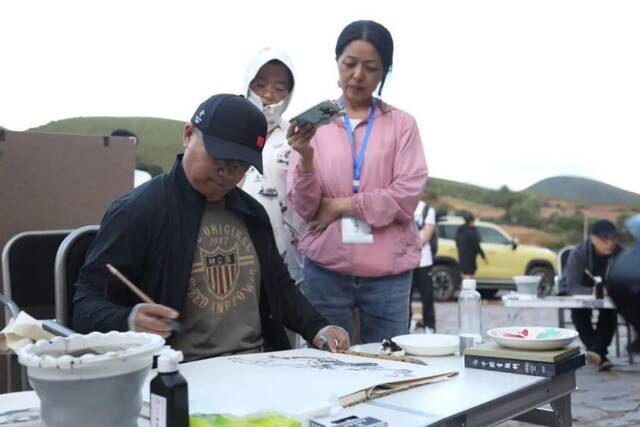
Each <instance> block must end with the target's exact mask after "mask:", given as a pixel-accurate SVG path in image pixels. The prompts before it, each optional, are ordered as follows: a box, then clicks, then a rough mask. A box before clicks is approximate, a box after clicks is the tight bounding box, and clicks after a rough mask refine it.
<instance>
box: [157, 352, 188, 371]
mask: <svg viewBox="0 0 640 427" xmlns="http://www.w3.org/2000/svg"><path fill="white" fill-rule="evenodd" d="M183 358H184V357H183V355H182V352H181V351H176V350H173V349H166V350H162V352H161V353H160V356H158V372H160V373H168V372H177V371H178V363H180V362H182V360H183Z"/></svg>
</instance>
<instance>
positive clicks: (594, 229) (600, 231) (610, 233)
mask: <svg viewBox="0 0 640 427" xmlns="http://www.w3.org/2000/svg"><path fill="white" fill-rule="evenodd" d="M591 234H593V235H594V236H598V237H615V236H617V235H618V229H617V228H616V226H615V225H614V224H613V223H612V222H611V221H609V220H608V219H599V220H597V221H596V222H594V223H593V225H592V226H591Z"/></svg>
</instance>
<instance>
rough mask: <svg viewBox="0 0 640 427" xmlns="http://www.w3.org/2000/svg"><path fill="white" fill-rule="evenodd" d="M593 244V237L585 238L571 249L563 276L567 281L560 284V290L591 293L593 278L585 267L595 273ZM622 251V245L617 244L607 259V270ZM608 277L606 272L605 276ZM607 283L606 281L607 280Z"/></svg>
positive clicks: (572, 292)
mask: <svg viewBox="0 0 640 427" xmlns="http://www.w3.org/2000/svg"><path fill="white" fill-rule="evenodd" d="M593 250H594V249H593V244H592V243H591V239H586V240H583V241H582V242H580V243H578V244H577V245H576V246H574V248H573V249H571V252H570V253H569V259H568V260H567V265H566V266H565V268H564V270H563V272H562V276H563V278H564V282H565V283H561V284H560V288H559V292H562V293H569V294H576V295H580V294H591V293H592V292H593V285H594V283H593V279H591V278H590V277H589V276H588V275H587V274H586V273H585V269H587V270H589V271H590V272H592V273H593V271H594V266H593ZM621 251H622V246H620V245H616V248H615V249H614V251H613V254H612V255H611V256H610V257H609V259H608V260H607V271H608V269H609V266H610V265H611V262H612V260H613V259H614V258H615V257H616V256H617V255H618V254H619V253H620V252H621ZM596 274H597V273H596ZM605 277H606V274H605V275H604V276H603V278H605ZM605 285H606V282H605Z"/></svg>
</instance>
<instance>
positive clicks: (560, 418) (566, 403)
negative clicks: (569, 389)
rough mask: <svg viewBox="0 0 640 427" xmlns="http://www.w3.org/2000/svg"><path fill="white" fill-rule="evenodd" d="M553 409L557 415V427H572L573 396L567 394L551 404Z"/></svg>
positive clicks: (555, 424)
mask: <svg viewBox="0 0 640 427" xmlns="http://www.w3.org/2000/svg"><path fill="white" fill-rule="evenodd" d="M551 408H552V409H553V412H554V413H555V423H554V424H553V425H554V426H556V427H566V426H571V423H572V420H571V395H570V394H567V395H566V396H562V397H560V398H558V399H556V400H553V401H552V402H551Z"/></svg>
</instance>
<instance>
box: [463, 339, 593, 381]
mask: <svg viewBox="0 0 640 427" xmlns="http://www.w3.org/2000/svg"><path fill="white" fill-rule="evenodd" d="M584 364H585V356H584V354H583V353H580V347H579V346H577V345H576V346H571V347H565V348H560V349H556V350H516V349H511V348H506V347H501V346H500V345H498V344H497V343H495V342H493V341H489V342H485V343H483V344H480V345H477V346H475V347H471V348H468V349H466V350H465V354H464V366H465V367H467V368H476V369H486V370H489V371H499V372H510V373H512V374H525V375H535V376H539V377H553V376H554V375H560V374H562V373H564V372H567V371H570V370H573V369H576V368H579V367H580V366H584Z"/></svg>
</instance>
